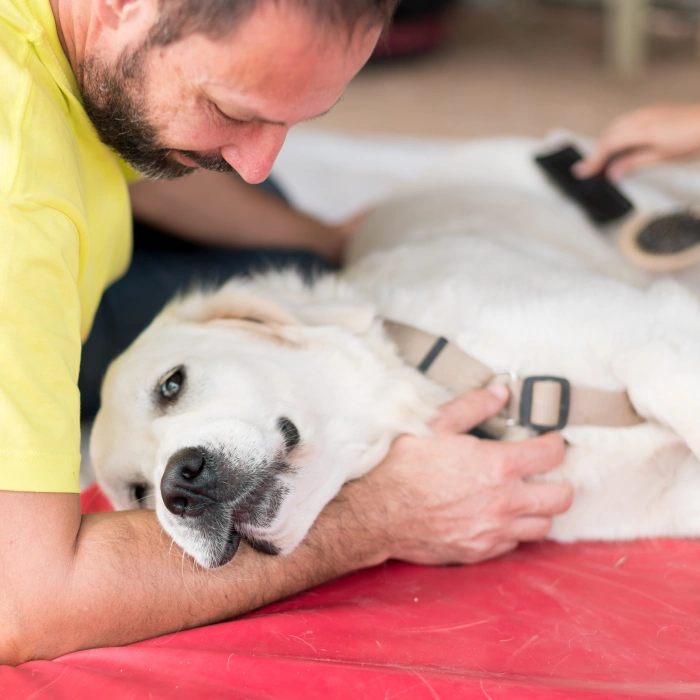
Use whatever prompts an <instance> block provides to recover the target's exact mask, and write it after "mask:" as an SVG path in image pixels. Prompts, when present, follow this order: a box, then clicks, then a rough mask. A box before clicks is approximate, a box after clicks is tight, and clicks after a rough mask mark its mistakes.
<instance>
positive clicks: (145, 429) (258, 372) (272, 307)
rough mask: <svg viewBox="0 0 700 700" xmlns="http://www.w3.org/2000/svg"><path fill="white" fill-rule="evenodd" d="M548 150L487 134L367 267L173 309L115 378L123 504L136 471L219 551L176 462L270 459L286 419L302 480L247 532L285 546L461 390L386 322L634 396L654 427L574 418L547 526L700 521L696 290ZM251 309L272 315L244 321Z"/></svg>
mask: <svg viewBox="0 0 700 700" xmlns="http://www.w3.org/2000/svg"><path fill="white" fill-rule="evenodd" d="M537 146H540V147H541V145H540V144H535V143H534V142H532V141H526V140H501V141H490V142H485V143H477V144H473V145H471V146H469V147H467V148H465V150H464V151H463V152H461V153H457V154H455V156H454V157H453V158H451V159H450V161H448V162H446V163H444V164H443V166H442V168H440V169H437V170H436V171H435V172H434V173H432V174H429V175H427V176H426V177H424V178H423V179H422V180H421V181H419V182H418V183H417V184H416V185H414V186H412V187H411V188H409V189H408V190H407V191H406V192H404V193H402V194H398V195H397V197H396V198H395V199H394V200H392V201H390V202H387V204H386V205H385V206H383V207H380V208H379V209H378V210H377V212H376V213H375V214H373V215H372V216H371V217H370V218H369V219H368V220H367V222H366V223H365V224H364V226H363V229H362V230H361V231H360V232H359V233H358V235H357V237H356V239H355V243H354V249H353V251H352V257H353V264H352V265H351V266H350V267H349V268H348V269H347V270H346V271H345V272H344V273H343V274H342V275H340V276H339V277H335V276H330V277H327V278H325V279H323V280H322V281H320V282H319V283H318V284H317V285H315V286H314V288H312V289H309V288H307V287H305V286H304V285H303V284H302V283H301V281H300V280H299V278H298V276H296V275H295V274H294V273H292V272H287V273H282V274H279V273H276V274H269V275H264V276H262V277H259V278H256V279H254V280H232V281H230V282H229V283H228V284H227V285H226V286H225V287H223V288H222V289H221V290H218V291H214V292H210V293H207V292H201V293H196V294H194V295H191V296H190V297H188V298H186V299H184V300H180V301H176V302H174V303H172V304H171V305H170V306H169V307H167V308H166V309H165V310H164V312H163V313H162V314H161V315H160V316H159V317H158V318H157V320H156V321H155V322H154V323H153V324H152V326H151V327H150V328H149V329H147V330H146V331H145V332H144V333H143V334H142V336H141V337H140V338H139V339H138V340H137V341H136V342H135V343H134V345H133V346H132V347H131V348H130V349H129V350H128V351H127V352H126V353H125V354H124V355H123V356H122V357H121V358H119V359H118V360H117V361H116V363H115V364H114V365H113V366H112V367H111V368H110V370H109V372H108V375H107V378H106V380H105V385H104V389H103V408H102V410H101V412H100V414H99V415H98V418H97V421H96V424H95V430H94V433H93V441H92V447H91V451H92V460H93V463H94V465H95V469H96V473H97V476H98V479H99V481H100V483H101V485H102V487H103V488H104V489H105V491H106V492H107V494H108V495H109V496H110V498H111V499H112V500H113V501H114V503H115V504H116V505H117V506H118V507H120V508H128V507H133V505H134V504H133V502H132V497H131V494H130V487H129V485H130V484H133V483H139V482H146V483H148V484H151V485H153V484H155V485H156V488H155V490H154V491H153V492H152V493H151V496H150V497H149V499H148V502H147V505H149V506H150V507H155V509H156V511H157V512H158V516H159V518H160V520H161V522H162V524H163V526H164V528H165V529H166V531H167V532H168V533H169V534H170V535H171V536H172V537H173V538H174V539H175V541H176V542H178V544H180V545H181V546H182V547H183V548H184V549H185V550H186V551H187V552H188V553H189V554H191V555H192V556H193V557H194V558H195V559H196V560H197V561H198V562H200V563H201V564H203V565H213V564H214V563H215V553H213V552H214V550H215V547H214V549H212V547H213V545H212V543H211V542H210V541H208V540H207V538H205V537H203V536H202V535H201V534H200V533H199V532H198V531H197V529H196V527H195V526H193V525H192V523H191V522H190V521H191V520H192V519H191V518H190V519H185V518H182V517H176V516H174V515H172V514H171V513H169V512H168V511H167V510H166V509H165V507H164V506H163V503H162V499H161V498H160V495H159V489H158V488H157V485H158V484H159V482H160V478H161V476H162V474H163V471H164V469H165V464H166V462H167V460H168V458H169V457H170V456H171V455H172V454H173V453H174V452H176V451H177V450H179V449H181V448H183V447H192V446H202V445H207V446H215V447H216V448H217V449H219V450H223V451H224V452H225V453H226V455H227V456H228V459H230V460H231V463H232V464H234V463H235V465H237V468H240V467H241V465H243V468H246V469H250V470H255V469H256V465H259V464H261V463H264V462H265V460H269V459H272V457H273V456H274V455H275V454H277V453H278V452H279V450H280V449H281V447H280V446H281V444H282V436H281V435H280V434H279V431H278V430H277V428H276V427H275V426H276V421H277V419H278V418H279V417H280V416H287V417H289V418H290V419H291V420H292V421H293V422H294V423H295V424H296V426H297V427H298V429H299V432H300V434H301V439H302V443H301V445H300V446H299V447H298V448H296V449H295V450H294V451H293V452H292V453H291V455H290V461H291V463H292V465H293V466H294V471H293V472H291V473H289V474H286V475H285V476H284V480H285V483H286V485H287V486H288V489H289V492H288V495H287V497H286V498H285V500H284V503H283V505H282V507H281V508H280V510H279V512H278V514H277V517H276V518H275V520H274V522H273V523H272V524H271V525H270V526H269V527H266V528H264V531H249V532H244V533H243V534H244V535H246V536H249V537H251V538H253V539H255V538H260V539H265V540H266V541H269V542H272V543H274V544H275V545H276V546H277V547H279V548H280V550H281V551H282V552H289V551H291V550H292V549H293V548H294V547H295V546H296V545H297V544H299V542H300V541H301V540H302V539H303V537H304V535H305V534H306V532H307V531H308V529H309V527H310V526H311V524H312V523H313V521H314V519H315V518H316V517H317V515H318V513H319V512H320V511H321V509H322V508H323V506H324V505H325V504H326V503H327V502H328V501H329V500H330V499H332V498H333V497H334V496H335V494H336V493H337V492H338V490H339V489H340V487H341V486H342V484H343V483H344V482H346V481H347V480H349V479H353V478H356V477H359V476H361V475H362V474H364V473H366V472H367V471H368V470H369V469H371V468H372V467H373V466H375V465H376V464H377V463H378V462H379V461H380V460H381V459H382V458H383V456H384V455H385V454H386V452H387V450H388V447H389V445H390V443H391V441H392V440H393V439H394V438H395V437H396V436H397V435H399V434H401V433H405V432H410V433H415V434H420V433H421V432H424V431H425V430H426V423H427V421H428V420H429V419H430V417H431V416H432V415H433V414H434V411H435V408H436V407H437V406H438V405H439V404H440V403H442V402H443V401H444V400H446V398H448V395H447V393H446V392H445V390H444V389H442V388H441V387H438V386H435V385H433V384H432V383H431V382H429V381H428V380H426V379H425V378H423V377H422V376H421V375H419V374H418V373H417V372H415V371H413V370H411V369H410V368H408V367H406V366H405V365H404V364H403V363H402V362H401V361H400V360H399V359H398V357H397V355H396V352H395V349H394V348H393V346H392V344H391V343H390V341H389V340H388V339H387V338H386V337H385V336H384V335H383V332H382V330H381V325H380V322H379V318H380V317H389V318H392V319H394V320H398V321H403V322H406V323H412V324H414V325H416V326H419V327H421V328H424V329H425V330H428V331H432V332H434V333H436V334H440V335H445V336H448V337H449V338H451V339H452V340H454V341H455V342H457V343H458V344H459V345H460V346H461V347H462V348H463V349H465V350H466V351H468V352H470V353H471V354H473V355H475V356H476V357H478V358H479V359H481V360H482V361H483V362H485V363H487V364H489V365H491V366H507V367H511V368H513V369H514V370H516V371H517V372H519V373H520V374H521V375H530V374H554V375H560V376H564V377H567V378H568V379H569V380H570V381H571V382H572V383H575V384H580V385H583V386H590V387H596V388H600V389H609V390H621V389H626V390H628V391H629V394H630V396H631V399H632V401H633V403H634V405H635V407H636V408H637V410H638V411H639V412H640V413H641V414H642V415H643V416H645V417H646V418H647V419H648V422H646V423H644V424H643V425H640V426H637V427H633V428H625V429H612V428H599V427H568V428H566V429H565V430H564V436H565V437H566V439H567V441H568V443H569V445H570V447H569V448H568V451H567V456H566V460H565V463H564V465H563V466H562V467H560V468H559V469H557V470H555V471H554V472H552V473H551V474H549V475H547V477H546V478H548V479H553V480H556V479H568V480H570V481H572V482H573V484H574V487H575V498H574V504H573V506H572V508H571V509H570V511H569V512H567V513H566V514H564V515H562V516H559V517H558V518H556V519H555V522H554V527H553V530H552V534H551V536H552V537H553V538H555V539H559V540H564V541H569V540H574V539H579V538H592V539H617V538H632V537H648V536H697V535H700V464H699V463H698V456H699V455H700V421H698V419H697V417H696V415H695V405H696V402H697V401H698V399H697V397H698V396H700V305H699V304H698V302H697V301H696V298H695V296H694V295H693V294H692V293H691V292H689V291H688V289H684V288H683V287H682V286H680V285H679V284H677V283H676V282H674V281H671V280H662V281H659V282H656V283H655V284H651V282H652V280H651V278H650V277H649V276H647V275H646V274H642V273H639V272H637V271H635V270H634V269H632V268H630V267H629V266H628V265H627V264H626V263H625V262H624V261H623V260H622V259H621V258H620V257H619V255H618V254H617V253H616V252H615V250H614V248H613V247H612V245H611V243H610V242H609V241H606V240H605V238H604V236H603V234H601V233H600V232H599V231H597V230H596V229H594V228H593V227H592V226H591V225H590V224H588V222H587V221H586V220H585V219H584V217H583V216H582V215H581V214H580V212H579V211H578V210H577V209H576V208H575V207H574V206H573V205H571V204H569V203H566V202H564V201H563V200H562V199H561V198H560V197H559V196H558V195H557V194H556V192H554V191H553V190H552V189H551V187H549V186H548V185H547V184H546V182H545V181H544V180H543V179H542V178H541V176H540V174H539V173H538V172H537V171H536V170H535V169H534V166H531V155H532V152H533V150H534V149H535V148H536V147H537ZM509 164H510V168H509V167H508V166H509ZM661 179H662V180H663V178H661ZM632 184H634V183H632ZM633 189H635V192H634V197H635V201H636V202H637V203H638V204H639V205H640V206H641V208H644V207H652V206H654V207H657V206H662V204H663V203H665V206H670V203H671V202H672V199H673V198H672V196H671V195H670V194H668V192H665V191H664V190H663V188H661V187H659V186H655V185H654V183H653V182H652V183H649V182H647V183H645V182H642V181H640V182H638V183H637V184H636V185H634V188H633ZM609 235H614V231H613V232H611V234H609ZM684 282H685V283H686V286H687V287H689V288H691V289H692V288H693V287H692V283H688V282H687V280H685V281H684ZM251 317H252V318H257V319H258V320H260V321H262V322H263V323H262V324H253V323H250V322H249V321H245V320H241V319H246V318H251ZM180 365H184V366H185V367H186V373H187V379H186V382H187V385H186V388H185V391H184V392H183V395H182V397H181V398H180V399H179V400H178V403H177V404H176V405H174V406H173V408H172V409H169V410H168V411H165V412H163V411H158V410H155V409H154V403H153V396H154V394H155V392H156V391H157V386H158V383H159V380H160V379H162V377H163V376H165V375H166V374H167V372H168V371H169V370H171V369H172V368H173V367H177V366H180ZM224 526H225V525H224V524H222V527H224Z"/></svg>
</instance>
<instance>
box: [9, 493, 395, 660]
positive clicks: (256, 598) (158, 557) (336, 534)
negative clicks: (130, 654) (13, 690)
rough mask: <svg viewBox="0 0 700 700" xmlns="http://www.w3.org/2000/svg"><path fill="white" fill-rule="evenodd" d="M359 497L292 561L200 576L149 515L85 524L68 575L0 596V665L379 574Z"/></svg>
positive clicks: (248, 561)
mask: <svg viewBox="0 0 700 700" xmlns="http://www.w3.org/2000/svg"><path fill="white" fill-rule="evenodd" d="M361 488H362V486H361V485H358V484H352V485H350V486H348V487H347V489H346V491H345V494H344V496H343V503H342V504H341V503H332V504H330V505H329V506H328V508H327V510H326V511H325V512H324V514H323V515H322V516H321V518H320V519H319V520H318V522H317V523H316V525H315V527H314V528H313V530H312V532H311V533H310V534H309V537H308V539H307V541H306V542H304V543H303V544H302V545H301V546H300V547H299V548H298V549H297V550H295V551H294V552H293V553H292V554H291V555H289V556H287V557H273V556H267V555H264V554H259V553H258V552H255V551H253V550H251V549H250V548H248V547H245V546H242V547H241V550H240V552H239V554H238V555H237V556H236V558H235V559H234V560H233V561H232V562H231V563H230V564H228V565H227V566H225V567H222V568H220V569H216V570H205V569H202V568H201V567H199V566H196V565H195V564H194V563H193V562H192V560H191V559H189V557H187V556H186V555H184V554H183V553H182V551H181V550H180V549H179V548H177V546H175V545H174V544H172V543H171V541H170V539H169V538H168V536H167V535H165V534H164V532H163V531H162V529H161V527H160V525H159V524H158V522H157V520H156V518H155V514H154V513H153V512H147V511H136V512H124V513H109V514H100V515H92V516H83V518H82V521H81V525H80V530H79V533H78V537H77V540H76V542H75V550H74V551H75V554H74V557H73V559H72V561H71V562H70V565H69V566H62V565H61V564H59V565H58V566H54V567H53V570H52V571H51V572H50V574H49V576H48V577H47V576H46V572H45V571H35V572H28V573H29V575H30V576H31V577H32V583H37V584H39V585H36V586H34V585H30V586H29V589H30V590H27V587H26V586H25V587H23V590H18V589H17V587H15V586H12V583H11V582H9V586H8V588H6V589H5V591H4V592H3V595H5V592H8V593H9V594H10V596H9V597H10V599H14V601H13V602H14V605H11V606H9V607H10V608H11V613H10V614H11V615H12V616H13V620H12V623H13V624H11V625H7V624H6V625H4V630H5V632H4V633H0V634H9V637H7V638H5V639H0V663H11V664H17V663H21V662H24V661H27V660H29V659H33V658H44V659H49V658H55V657H56V656H59V655H61V654H64V653H67V652H70V651H75V650H78V649H85V648H91V647H97V646H114V645H123V644H128V643H130V642H135V641H138V640H141V639H145V638H148V637H153V636H157V635H161V634H166V633H168V632H174V631H176V630H182V629H186V628H190V627H195V626H199V625H204V624H209V623H213V622H217V621H220V620H225V619H229V618H231V617H235V616H237V615H241V614H243V613H245V612H248V611H250V610H253V609H255V608H258V607H260V606H262V605H264V604H266V603H269V602H271V601H274V600H278V599H280V598H283V597H285V596H288V595H291V594H293V593H297V592H299V591H302V590H304V589H306V588H309V587H311V586H314V585H316V584H319V583H322V582H324V581H328V580H331V579H333V578H336V577H338V576H341V575H343V574H345V573H348V572H350V571H353V570H356V569H359V568H362V567H365V566H371V565H373V564H378V563H380V562H382V561H383V560H384V559H385V558H386V551H385V546H384V545H385V543H384V544H383V543H382V541H381V539H382V538H381V537H378V535H377V533H378V532H380V530H379V529H378V528H377V527H373V526H372V524H371V523H367V522H361V521H360V520H358V519H356V518H354V517H353V514H352V513H353V509H352V501H353V498H354V495H353V494H354V491H357V490H358V489H361ZM27 495H28V496H31V495H35V494H27ZM358 497H359V494H358ZM363 500H364V501H366V495H365V496H364V497H363ZM37 564H39V562H37ZM46 567H52V563H51V562H46ZM57 572H58V573H57ZM35 576H38V577H42V578H44V577H45V578H44V580H42V581H36V579H34V578H33V577H35ZM5 583H6V584H8V582H5ZM3 587H4V586H3ZM8 602H10V601H9V600H8V598H6V599H5V605H3V608H4V612H5V615H7V613H8V605H7V603H8ZM4 622H8V620H7V618H6V617H5V620H4ZM9 630H14V631H13V632H9ZM3 657H4V658H3Z"/></svg>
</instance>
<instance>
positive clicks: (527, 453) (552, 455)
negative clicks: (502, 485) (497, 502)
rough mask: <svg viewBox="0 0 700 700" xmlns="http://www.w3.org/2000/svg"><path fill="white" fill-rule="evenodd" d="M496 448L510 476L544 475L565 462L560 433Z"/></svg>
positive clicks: (504, 443) (508, 443) (499, 445)
mask: <svg viewBox="0 0 700 700" xmlns="http://www.w3.org/2000/svg"><path fill="white" fill-rule="evenodd" d="M494 447H498V450H499V452H500V454H501V460H502V464H503V465H505V466H504V470H505V471H506V472H507V473H508V475H509V476H530V475H532V474H542V473H543V472H548V471H550V470H551V469H554V467H556V466H558V465H560V464H561V463H562V461H563V460H564V450H565V443H564V438H563V437H562V436H561V435H560V434H559V433H547V434H546V435H540V436H539V437H536V438H531V439H530V440H523V441H522V442H499V443H496V444H495V445H494Z"/></svg>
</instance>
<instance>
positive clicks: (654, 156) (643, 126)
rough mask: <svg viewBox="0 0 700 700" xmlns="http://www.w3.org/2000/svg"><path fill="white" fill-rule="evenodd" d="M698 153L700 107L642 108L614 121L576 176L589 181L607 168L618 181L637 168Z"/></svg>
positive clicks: (577, 167)
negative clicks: (588, 178)
mask: <svg viewBox="0 0 700 700" xmlns="http://www.w3.org/2000/svg"><path fill="white" fill-rule="evenodd" d="M699 151H700V105H697V104H691V105H658V106H653V107H645V108H643V109H638V110H635V111H634V112H629V113H627V114H623V115H622V116H620V117H618V118H617V119H615V120H614V121H613V122H612V123H611V124H610V126H608V127H607V128H606V129H605V131H604V132H603V134H602V135H601V137H600V138H599V139H598V142H597V144H596V146H595V149H594V151H593V153H591V155H590V156H589V157H588V158H586V159H585V160H583V161H582V162H580V163H578V164H577V166H576V168H575V172H576V174H577V175H578V176H579V177H591V176H593V175H596V174H598V173H600V172H602V171H603V169H606V166H607V165H608V164H609V167H607V169H606V172H607V174H608V176H609V177H611V178H612V179H613V180H619V179H620V178H621V177H623V176H624V175H627V174H628V173H632V172H634V171H635V170H639V169H640V168H643V167H646V166H649V165H653V164H654V163H660V162H662V161H665V160H671V159H673V158H682V157H684V156H690V155H693V154H695V153H698V152H699Z"/></svg>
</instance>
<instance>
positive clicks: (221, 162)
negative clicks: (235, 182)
mask: <svg viewBox="0 0 700 700" xmlns="http://www.w3.org/2000/svg"><path fill="white" fill-rule="evenodd" d="M178 153H181V154H182V155H183V156H186V157H187V158H189V159H190V160H193V161H194V162H195V163H197V165H198V166H199V167H200V168H202V169H204V170H210V171H211V172H214V173H231V174H234V175H238V173H237V172H236V170H235V169H234V168H233V167H232V166H231V165H230V164H229V163H228V162H227V161H226V160H225V159H224V158H223V157H222V156H220V155H218V154H217V153H199V152H198V151H181V150H179V149H178Z"/></svg>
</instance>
